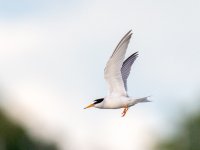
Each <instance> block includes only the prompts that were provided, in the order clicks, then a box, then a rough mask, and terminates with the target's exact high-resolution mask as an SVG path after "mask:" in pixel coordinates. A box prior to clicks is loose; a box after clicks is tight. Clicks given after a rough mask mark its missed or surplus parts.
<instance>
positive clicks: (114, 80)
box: [104, 30, 132, 95]
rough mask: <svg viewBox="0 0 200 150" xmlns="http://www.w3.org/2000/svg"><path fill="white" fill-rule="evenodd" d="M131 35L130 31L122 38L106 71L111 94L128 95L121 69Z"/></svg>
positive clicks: (105, 74)
mask: <svg viewBox="0 0 200 150" xmlns="http://www.w3.org/2000/svg"><path fill="white" fill-rule="evenodd" d="M131 35H132V33H131V30H130V31H129V32H128V33H127V34H126V35H125V36H124V37H123V38H122V40H121V41H120V42H119V44H118V45H117V47H116V48H115V50H114V52H113V54H112V56H111V57H110V59H109V61H108V62H107V64H106V68H105V69H104V77H105V79H106V81H107V82H108V85H109V91H110V94H119V95H126V90H125V87H124V82H123V79H122V74H121V68H122V64H123V60H124V56H125V53H126V50H127V47H128V44H129V41H130V39H131Z"/></svg>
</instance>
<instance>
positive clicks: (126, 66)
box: [121, 52, 138, 91]
mask: <svg viewBox="0 0 200 150" xmlns="http://www.w3.org/2000/svg"><path fill="white" fill-rule="evenodd" d="M137 57H138V52H135V53H133V54H132V55H131V56H129V57H128V58H127V59H126V60H125V61H124V63H123V65H122V68H121V74H122V79H123V82H124V87H125V89H126V91H127V78H128V76H129V74H130V71H131V66H132V64H133V63H134V61H135V60H136V58H137Z"/></svg>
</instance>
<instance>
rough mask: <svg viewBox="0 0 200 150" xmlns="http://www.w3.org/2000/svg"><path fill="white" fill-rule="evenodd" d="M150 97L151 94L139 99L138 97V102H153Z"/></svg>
mask: <svg viewBox="0 0 200 150" xmlns="http://www.w3.org/2000/svg"><path fill="white" fill-rule="evenodd" d="M149 97H150V96H147V97H143V98H138V99H136V103H145V102H151V101H150V100H148V98H149Z"/></svg>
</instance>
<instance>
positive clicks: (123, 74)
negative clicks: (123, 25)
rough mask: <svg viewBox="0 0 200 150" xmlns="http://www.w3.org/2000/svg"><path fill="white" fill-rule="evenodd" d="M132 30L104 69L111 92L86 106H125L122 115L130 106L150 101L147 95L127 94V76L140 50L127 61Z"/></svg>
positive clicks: (101, 107)
mask: <svg viewBox="0 0 200 150" xmlns="http://www.w3.org/2000/svg"><path fill="white" fill-rule="evenodd" d="M131 36H132V33H131V30H130V31H129V32H128V33H126V34H125V36H124V37H123V38H122V39H121V41H120V42H119V44H118V45H117V47H116V48H115V50H114V52H113V54H112V55H111V57H110V59H109V60H108V62H107V64H106V67H105V69H104V78H105V80H106V81H107V83H108V86H109V94H108V95H107V96H106V97H104V98H99V99H96V100H94V102H93V103H92V104H90V105H88V106H87V107H85V108H84V109H86V108H90V107H95V108H100V109H119V108H124V110H123V112H122V117H124V116H125V115H126V112H127V111H128V109H129V107H131V106H134V105H135V104H138V103H143V102H150V101H149V100H148V96H147V97H142V98H132V97H129V96H128V94H127V78H128V76H129V74H130V71H131V66H132V64H133V62H134V61H135V60H136V58H137V57H138V52H135V53H133V54H132V55H131V56H129V57H128V58H127V59H126V60H125V61H123V60H124V57H125V53H126V50H127V47H128V44H129V41H130V39H131Z"/></svg>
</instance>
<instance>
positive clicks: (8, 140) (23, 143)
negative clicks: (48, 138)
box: [0, 110, 56, 150]
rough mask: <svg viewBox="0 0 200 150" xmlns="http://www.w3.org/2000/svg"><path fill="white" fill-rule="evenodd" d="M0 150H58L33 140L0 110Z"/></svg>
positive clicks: (51, 145) (50, 145) (53, 146)
mask: <svg viewBox="0 0 200 150" xmlns="http://www.w3.org/2000/svg"><path fill="white" fill-rule="evenodd" d="M0 150H56V147H55V145H53V144H45V143H42V142H40V141H36V140H33V139H31V138H30V137H29V136H28V134H27V133H26V132H25V130H24V129H23V128H22V127H20V126H19V125H17V124H15V123H13V122H12V121H11V120H9V119H8V118H7V117H6V116H5V115H4V113H3V112H2V111H1V110H0Z"/></svg>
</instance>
